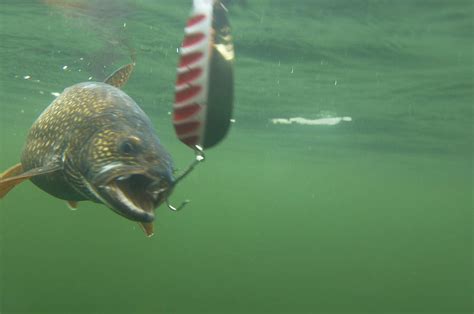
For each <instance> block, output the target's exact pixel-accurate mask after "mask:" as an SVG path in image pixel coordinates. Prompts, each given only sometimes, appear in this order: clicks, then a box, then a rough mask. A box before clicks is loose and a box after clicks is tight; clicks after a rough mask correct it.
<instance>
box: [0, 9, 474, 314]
mask: <svg viewBox="0 0 474 314" xmlns="http://www.w3.org/2000/svg"><path fill="white" fill-rule="evenodd" d="M242 3H243V4H241V5H234V6H232V7H231V8H230V19H231V23H232V25H233V31H234V37H235V45H236V52H237V61H236V64H235V71H236V103H235V105H236V108H235V114H234V117H235V119H236V122H235V123H234V124H233V126H232V130H231V133H230V135H229V136H228V137H227V138H226V140H225V142H224V143H222V144H221V145H219V146H217V147H216V148H214V149H211V150H209V151H208V152H207V160H206V162H205V163H204V164H202V165H200V166H199V167H198V169H196V170H195V172H194V173H192V175H191V176H190V177H189V178H187V179H186V180H185V181H184V182H182V184H181V185H180V186H179V187H178V188H177V190H176V192H175V193H174V195H173V197H172V200H173V201H174V202H175V203H179V202H180V201H182V200H183V199H185V198H189V199H191V201H192V202H191V203H190V204H189V205H188V207H187V208H186V209H185V210H183V211H182V212H179V213H172V212H170V211H168V210H167V209H165V208H160V209H158V214H157V216H158V218H157V221H156V223H155V228H156V231H157V234H156V235H155V237H153V238H151V239H147V238H145V237H144V236H143V234H142V232H141V231H140V230H139V229H138V227H137V226H136V225H135V224H134V223H132V222H130V221H127V220H125V219H123V218H121V217H119V216H117V215H116V214H114V213H113V212H112V211H110V210H108V209H107V208H105V207H104V206H100V205H97V204H92V203H90V202H84V203H80V206H79V209H78V210H77V211H71V210H69V209H68V208H67V206H66V204H64V203H63V202H62V201H60V200H57V199H54V198H52V197H50V196H48V195H46V194H45V193H43V192H41V191H40V190H39V189H37V188H36V187H34V186H33V185H32V184H31V183H25V184H23V185H20V186H19V187H17V188H15V190H13V191H12V192H11V194H9V195H8V197H6V198H5V199H4V200H2V201H1V203H0V236H1V243H0V245H1V257H0V271H1V272H0V288H1V290H0V312H1V313H20V312H21V313H117V312H121V313H197V312H202V313H210V312H215V313H251V312H254V313H263V312H268V313H277V312H282V313H299V312H311V313H336V312H337V313H355V312H357V313H369V312H373V313H408V312H410V313H419V312H424V313H472V312H473V305H472V295H473V282H472V280H473V278H472V249H473V243H472V202H473V198H472V191H473V185H472V179H473V175H474V173H473V168H472V154H473V147H472V143H473V138H472V137H473V129H472V103H473V88H472V86H473V44H472V31H473V20H474V19H473V15H474V14H473V13H474V11H473V2H472V1H462V0H453V1H434V0H433V1H428V0H425V1H421V0H418V1H394V0H392V1H388V0H387V1H384V0H380V1H376V0H357V1H355V0H351V1H349V0H347V1H343V0H339V1H329V0H318V1H316V0H315V1H310V0H307V1H303V0H300V1H269V0H255V1H246V2H242ZM189 7H190V1H159V2H155V1H145V0H138V1H80V0H76V1H72V0H71V1H51V0H50V1H46V0H45V1H7V0H3V1H2V2H1V3H0V8H1V9H0V55H1V62H0V65H1V71H0V80H1V81H0V87H1V88H0V93H1V94H0V99H1V109H2V113H1V115H0V128H1V129H0V139H1V140H0V144H1V146H0V148H1V154H0V165H1V168H2V169H4V168H7V167H9V166H11V165H13V164H14V163H16V162H17V161H18V160H19V154H20V151H21V149H22V145H23V141H24V139H25V135H26V132H27V130H28V128H29V126H30V125H31V123H32V122H33V121H34V119H35V118H36V117H37V115H38V114H39V113H40V112H41V111H42V110H43V109H44V108H45V107H46V106H47V104H49V103H50V102H51V101H52V99H53V98H54V96H53V95H51V93H55V92H61V91H62V90H63V88H64V87H66V86H69V85H72V84H74V83H77V82H81V81H86V80H88V78H89V77H92V79H94V80H101V79H103V78H105V77H106V76H107V75H108V74H109V73H111V72H112V71H113V70H114V69H116V68H118V67H119V66H120V65H122V64H125V63H127V62H129V58H128V55H129V49H130V48H133V49H135V50H136V51H137V59H138V63H137V68H136V72H135V73H134V74H133V77H132V79H131V80H130V81H129V83H128V85H127V86H126V87H125V91H126V92H127V93H128V94H129V95H130V96H131V97H132V98H134V99H135V100H136V101H137V103H139V104H140V105H141V106H142V107H143V109H144V110H145V111H146V112H147V113H148V114H149V115H150V117H151V118H152V120H153V121H154V123H155V126H156V128H157V129H158V132H159V134H160V136H161V138H162V141H163V143H164V144H165V145H166V146H167V148H168V150H169V151H170V152H171V153H172V154H173V156H174V159H175V162H176V164H177V165H178V166H179V167H181V168H184V167H185V166H186V165H187V164H188V163H189V162H190V161H191V159H192V153H191V152H190V151H189V150H188V149H187V148H186V147H184V145H182V144H181V143H180V142H179V141H177V139H176V138H175V135H174V131H173V129H172V126H171V123H170V116H169V114H168V112H169V111H170V110H171V103H172V101H173V87H174V76H175V66H176V63H177V58H178V56H177V54H176V48H177V47H178V46H179V43H180V41H181V38H182V28H183V25H184V21H185V19H186V17H187V14H188V11H189ZM25 77H26V79H25ZM295 117H300V118H304V119H307V120H315V119H321V118H328V117H350V118H351V119H352V121H341V122H340V123H339V124H336V125H332V126H329V125H304V124H296V123H293V124H273V123H272V121H271V119H290V118H295ZM303 121H304V120H303Z"/></svg>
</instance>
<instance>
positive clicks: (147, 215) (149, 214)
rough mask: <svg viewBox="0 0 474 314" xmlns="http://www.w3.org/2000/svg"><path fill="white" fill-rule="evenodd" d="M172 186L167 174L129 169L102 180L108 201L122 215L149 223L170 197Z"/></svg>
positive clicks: (102, 190)
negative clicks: (161, 174) (159, 175)
mask: <svg viewBox="0 0 474 314" xmlns="http://www.w3.org/2000/svg"><path fill="white" fill-rule="evenodd" d="M171 187H172V184H171V182H170V180H168V179H166V178H163V177H154V176H150V175H147V174H146V173H145V172H136V173H130V172H128V173H124V174H119V175H116V176H114V177H113V178H112V179H110V180H107V181H106V182H104V183H103V184H101V185H100V188H99V193H100V196H101V197H102V198H103V201H104V203H106V205H108V207H110V208H111V209H112V210H113V211H115V212H116V213H118V214H119V215H122V216H124V217H125V218H128V219H130V220H133V221H138V222H145V223H147V222H152V221H153V220H154V219H155V208H157V207H158V206H159V205H160V204H161V203H163V201H165V200H166V199H167V197H168V195H169V194H170V192H171Z"/></svg>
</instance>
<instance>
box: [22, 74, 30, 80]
mask: <svg viewBox="0 0 474 314" xmlns="http://www.w3.org/2000/svg"><path fill="white" fill-rule="evenodd" d="M23 78H24V79H25V80H29V79H30V78H31V76H29V75H25V76H23Z"/></svg>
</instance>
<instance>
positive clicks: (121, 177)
mask: <svg viewBox="0 0 474 314" xmlns="http://www.w3.org/2000/svg"><path fill="white" fill-rule="evenodd" d="M130 177H131V176H130V175H125V176H120V177H118V178H117V180H119V181H122V180H127V179H130Z"/></svg>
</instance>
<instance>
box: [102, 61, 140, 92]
mask: <svg viewBox="0 0 474 314" xmlns="http://www.w3.org/2000/svg"><path fill="white" fill-rule="evenodd" d="M134 68H135V61H133V62H132V63H129V64H126V65H124V66H122V67H121V68H119V69H118V70H116V71H115V72H114V73H112V74H110V75H109V77H107V78H106V79H105V80H104V83H107V84H109V85H112V86H115V87H117V88H122V86H124V85H125V83H127V81H128V79H129V78H130V75H131V74H132V72H133V69H134Z"/></svg>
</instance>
